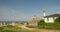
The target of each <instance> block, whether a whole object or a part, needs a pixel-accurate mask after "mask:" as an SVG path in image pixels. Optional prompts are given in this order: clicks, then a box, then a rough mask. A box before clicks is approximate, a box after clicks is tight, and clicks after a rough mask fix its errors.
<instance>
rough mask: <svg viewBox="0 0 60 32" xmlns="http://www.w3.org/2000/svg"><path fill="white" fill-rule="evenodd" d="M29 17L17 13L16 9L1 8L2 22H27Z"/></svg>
mask: <svg viewBox="0 0 60 32" xmlns="http://www.w3.org/2000/svg"><path fill="white" fill-rule="evenodd" d="M28 17H29V16H28V15H27V14H25V13H22V12H21V11H15V10H14V9H11V8H7V7H0V21H21V20H24V19H25V20H27V18H28Z"/></svg>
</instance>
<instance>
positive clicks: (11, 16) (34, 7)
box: [0, 0, 60, 21]
mask: <svg viewBox="0 0 60 32" xmlns="http://www.w3.org/2000/svg"><path fill="white" fill-rule="evenodd" d="M43 9H46V15H50V14H54V13H56V12H57V11H58V13H60V0H0V21H28V20H30V19H32V17H33V15H37V16H38V17H39V18H43Z"/></svg>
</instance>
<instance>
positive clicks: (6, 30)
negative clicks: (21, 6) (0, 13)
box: [0, 25, 36, 32]
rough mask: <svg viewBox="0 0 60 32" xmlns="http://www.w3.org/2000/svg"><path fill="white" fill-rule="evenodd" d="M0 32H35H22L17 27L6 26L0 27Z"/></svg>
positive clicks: (26, 31) (24, 31)
mask: <svg viewBox="0 0 60 32" xmlns="http://www.w3.org/2000/svg"><path fill="white" fill-rule="evenodd" d="M0 32H36V31H32V30H26V29H25V30H24V29H21V28H20V27H17V26H12V25H7V26H1V27H0Z"/></svg>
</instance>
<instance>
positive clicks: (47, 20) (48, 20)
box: [44, 17, 58, 23]
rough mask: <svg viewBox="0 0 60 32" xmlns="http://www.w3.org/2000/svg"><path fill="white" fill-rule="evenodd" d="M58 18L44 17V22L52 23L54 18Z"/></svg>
mask: <svg viewBox="0 0 60 32" xmlns="http://www.w3.org/2000/svg"><path fill="white" fill-rule="evenodd" d="M56 18H58V17H49V18H48V17H47V18H44V20H45V22H46V23H54V20H55V19H56Z"/></svg>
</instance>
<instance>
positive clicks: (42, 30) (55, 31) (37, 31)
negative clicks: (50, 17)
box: [20, 25, 60, 32]
mask: <svg viewBox="0 0 60 32" xmlns="http://www.w3.org/2000/svg"><path fill="white" fill-rule="evenodd" d="M20 27H21V28H22V29H27V30H34V31H36V32H60V30H51V29H50V30H48V29H36V28H28V27H26V26H24V25H22V26H20Z"/></svg>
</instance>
